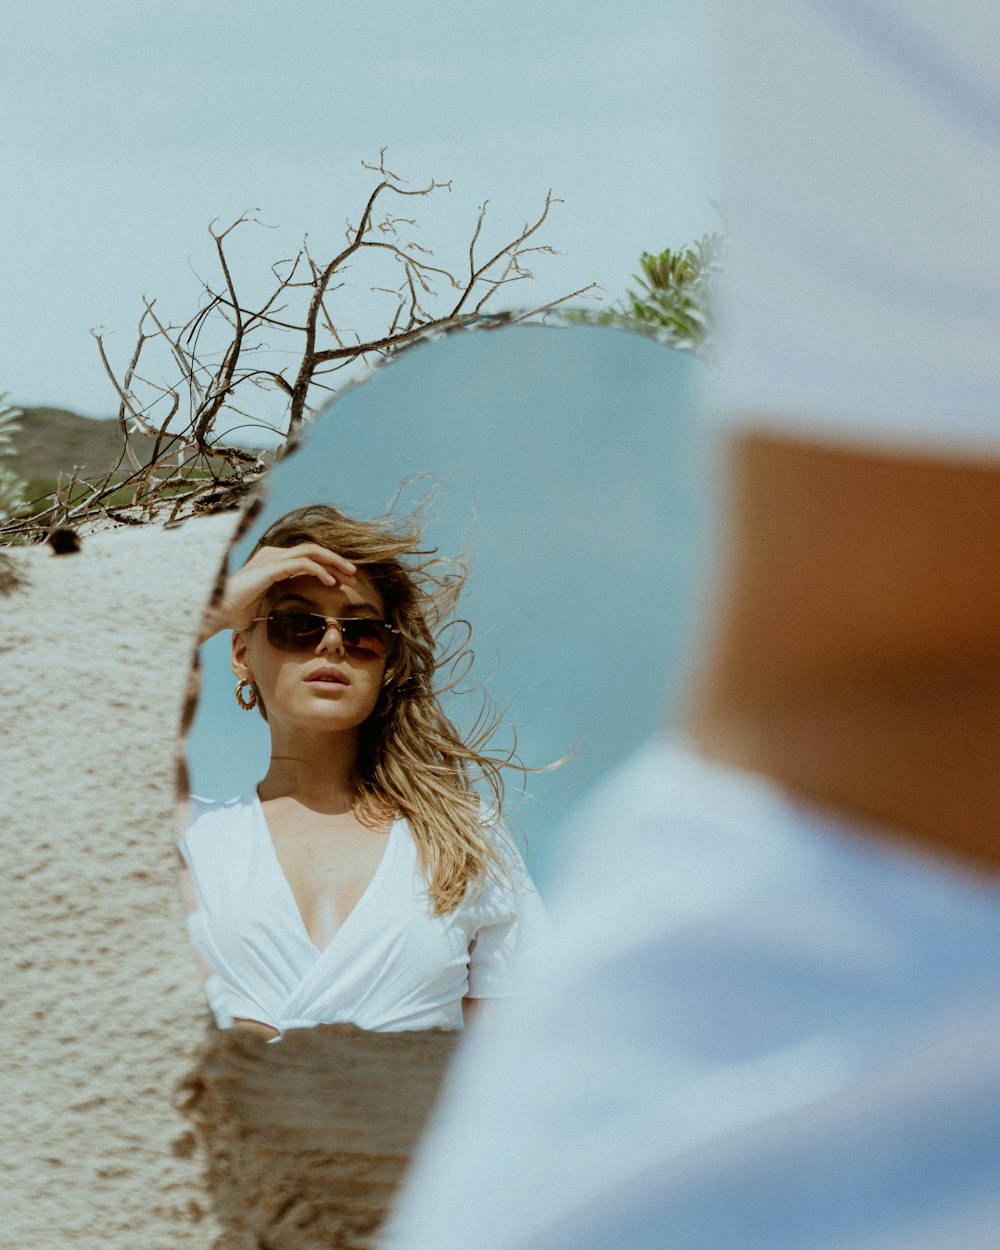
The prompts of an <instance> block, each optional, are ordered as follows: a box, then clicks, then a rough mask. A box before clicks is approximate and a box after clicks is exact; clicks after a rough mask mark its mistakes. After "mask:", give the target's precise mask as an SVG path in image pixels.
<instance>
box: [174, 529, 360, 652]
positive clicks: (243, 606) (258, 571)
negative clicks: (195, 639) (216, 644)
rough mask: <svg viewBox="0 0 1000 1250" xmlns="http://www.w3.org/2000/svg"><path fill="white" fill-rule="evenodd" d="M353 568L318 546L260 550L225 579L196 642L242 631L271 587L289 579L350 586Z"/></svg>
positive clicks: (348, 562)
mask: <svg viewBox="0 0 1000 1250" xmlns="http://www.w3.org/2000/svg"><path fill="white" fill-rule="evenodd" d="M357 571H358V570H357V567H356V566H355V565H354V564H353V563H352V562H351V561H350V560H348V559H346V557H344V556H340V555H337V553H336V552H335V551H330V549H329V548H328V547H322V546H320V544H319V543H299V544H297V545H296V546H295V547H261V549H260V550H259V551H257V552H255V553H254V555H253V556H251V558H250V559H249V560H248V561H247V562H246V564H244V565H243V567H242V568H241V569H238V570H237V571H236V572H235V573H233V574H231V575H230V576H229V577H227V578H226V585H225V589H224V590H223V592H222V598H221V599H220V600H219V602H218V603H217V604H216V605H215V606H214V607H213V608H212V609H210V610H209V612H208V613H207V614H206V617H205V623H204V625H203V626H202V631H201V637H200V639H199V642H204V641H205V640H206V639H207V638H211V637H212V635H213V634H217V633H219V631H220V630H223V629H246V628H247V626H248V625H249V624H250V622H251V621H252V620H253V618H254V616H255V615H256V612H257V608H258V606H259V604H260V601H261V600H262V599H263V598H264V596H265V595H266V594H267V592H268V591H269V590H270V589H271V587H272V586H274V585H276V584H277V583H278V582H284V581H287V580H288V579H289V578H292V577H316V578H318V579H319V580H320V581H321V582H324V583H325V584H326V585H327V586H337V585H339V584H340V583H341V582H346V583H348V584H352V583H353V582H354V578H355V575H356V573H357Z"/></svg>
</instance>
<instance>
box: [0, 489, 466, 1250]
mask: <svg viewBox="0 0 1000 1250" xmlns="http://www.w3.org/2000/svg"><path fill="white" fill-rule="evenodd" d="M237 523H238V517H237V515H236V514H234V513H229V514H225V515H221V516H214V517H208V518H201V519H197V520H192V521H189V522H187V523H186V524H185V525H183V526H181V527H180V528H178V529H174V530H164V529H161V528H157V527H151V526H150V527H142V528H134V529H133V528H121V529H116V530H114V531H111V532H100V533H93V534H89V535H86V536H85V537H84V541H83V547H82V550H81V551H80V552H79V553H78V554H73V555H63V556H56V555H55V554H54V553H53V552H52V551H51V550H50V549H49V548H48V547H36V548H30V549H18V550H14V551H13V552H11V557H12V559H13V561H14V562H15V566H16V571H17V573H18V576H19V578H20V581H19V584H18V585H17V586H16V587H15V588H14V589H13V590H12V591H10V592H9V593H7V594H6V595H3V596H0V611H2V613H3V632H2V643H0V646H2V653H3V692H4V700H3V704H2V708H3V711H2V717H3V722H2V723H3V730H4V739H3V742H4V745H3V762H4V767H3V785H2V802H3V811H4V820H3V822H2V825H0V846H2V854H3V862H4V867H5V891H4V906H3V909H2V914H0V926H2V930H3V932H2V938H3V940H2V943H0V945H2V949H3V973H2V980H0V984H2V986H3V989H2V991H0V992H2V995H3V1019H4V1026H5V1029H4V1040H5V1061H4V1064H3V1074H2V1078H0V1082H2V1091H3V1097H2V1105H3V1108H4V1111H3V1115H4V1121H3V1131H4V1140H5V1141H6V1142H7V1143H8V1152H7V1163H6V1169H5V1171H6V1175H5V1178H4V1179H5V1182H6V1184H5V1189H6V1197H5V1201H4V1237H3V1240H4V1244H5V1245H9V1246H12V1247H16V1248H17V1250H57V1248H58V1250H64V1248H66V1247H73V1250H98V1248H99V1250H137V1248H141V1250H145V1248H146V1247H150V1248H155V1250H186V1248H187V1247H198V1248H199V1250H201V1248H205V1250H207V1248H208V1247H209V1246H217V1247H219V1250H255V1248H257V1247H260V1246H263V1245H267V1246H270V1247H274V1248H275V1250H277V1248H279V1247H280V1248H282V1250H284V1248H285V1247H289V1248H290V1247H302V1250H308V1248H311V1247H313V1246H317V1247H318V1246H324V1247H340V1246H342V1247H350V1248H351V1250H356V1248H357V1250H360V1248H361V1247H365V1246H367V1245H369V1244H370V1239H371V1235H372V1233H373V1232H374V1230H375V1228H376V1227H377V1226H378V1224H379V1222H380V1221H381V1219H382V1218H383V1216H384V1213H385V1210H386V1206H387V1204H388V1202H389V1200H390V1198H391V1195H392V1192H393V1190H394V1188H395V1186H396V1184H397V1183H398V1180H399V1176H400V1174H401V1171H402V1169H403V1167H404V1166H405V1163H406V1160H407V1157H408V1155H409V1153H410V1150H411V1149H412V1146H413V1143H414V1141H415V1139H416V1137H417V1135H418V1133H419V1131H420V1128H421V1125H422V1123H423V1119H424V1117H425V1116H426V1113H427V1111H428V1109H429V1107H430V1106H431V1103H432V1102H433V1098H434V1095H435V1092H436V1089H437V1086H438V1083H439V1081H440V1077H441V1072H442V1070H443V1067H444V1064H445V1062H446V1060H447V1058H448V1056H449V1054H450V1053H451V1050H452V1048H453V1045H454V1042H455V1037H454V1035H448V1034H408V1035H405V1036H396V1035H387V1036H380V1035H373V1034H364V1033H362V1032H360V1031H359V1030H357V1029H352V1028H350V1027H349V1026H327V1027H324V1028H322V1029H317V1030H310V1031H308V1032H303V1033H299V1034H293V1035H291V1036H290V1038H289V1039H287V1040H286V1041H285V1042H282V1043H281V1044H280V1045H277V1046H267V1045H266V1043H264V1042H262V1041H259V1040H258V1039H256V1038H248V1037H246V1036H245V1035H244V1036H241V1035H238V1034H234V1033H219V1032H218V1031H216V1030H215V1028H214V1026H213V1025H211V1024H210V1021H209V1016H208V1012H207V1009H206V1007H205V1004H204V1001H203V998H202V994H201V988H200V984H199V980H198V975H197V972H196V969H195V963H194V957H193V954H192V952H191V950H190V948H189V947H188V945H187V939H186V933H185V927H184V919H183V909H182V906H181V903H180V899H179V895H178V892H177V885H176V870H175V851H174V840H175V836H176V834H175V794H176V778H177V771H176V762H177V758H178V750H179V745H178V743H179V739H178V731H179V725H180V723H181V717H182V712H183V710H184V707H185V703H186V693H187V691H188V687H189V671H190V663H191V659H192V656H193V654H194V640H195V637H196V635H197V631H198V626H199V623H200V620H201V616H202V612H203V610H204V607H205V605H206V603H207V602H208V599H209V597H210V595H211V592H212V588H213V586H214V584H215V580H216V576H217V572H218V569H219V567H220V565H221V563H222V559H223V556H224V554H225V552H226V550H227V548H228V545H229V542H230V539H231V536H232V534H233V532H234V530H235V528H236V526H237ZM13 1143H17V1146H16V1148H11V1146H12V1144H13Z"/></svg>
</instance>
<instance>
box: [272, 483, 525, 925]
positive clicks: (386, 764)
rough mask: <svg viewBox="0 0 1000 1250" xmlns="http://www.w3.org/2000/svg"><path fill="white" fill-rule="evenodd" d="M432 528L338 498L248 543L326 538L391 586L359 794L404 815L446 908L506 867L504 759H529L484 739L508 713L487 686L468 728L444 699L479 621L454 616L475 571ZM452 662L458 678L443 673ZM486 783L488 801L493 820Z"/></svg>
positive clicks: (369, 803)
mask: <svg viewBox="0 0 1000 1250" xmlns="http://www.w3.org/2000/svg"><path fill="white" fill-rule="evenodd" d="M422 539H423V535H422V525H421V520H420V514H419V512H416V513H412V514H410V515H408V516H405V517H402V518H393V517H389V516H387V517H382V518H379V519H378V520H375V521H358V520H354V519H353V518H351V517H349V516H346V515H345V514H344V513H342V512H340V511H338V510H337V509H336V508H333V507H330V506H329V505H326V504H312V505H309V506H308V507H305V508H297V509H295V510H294V511H293V512H288V513H286V514H285V515H284V516H282V517H279V518H278V520H277V521H275V522H274V523H273V524H272V525H271V526H269V527H268V529H267V530H266V531H265V533H264V534H263V535H262V536H261V538H260V539H259V541H258V542H257V545H256V546H255V547H254V550H253V551H252V552H251V553H250V554H251V555H253V554H254V553H255V552H256V551H258V550H259V549H260V548H261V547H294V546H296V545H297V544H299V543H304V542H313V543H318V544H320V545H321V546H323V547H327V548H329V549H330V550H331V551H336V552H338V553H339V554H340V555H342V556H346V557H347V559H349V560H351V561H352V562H353V563H354V564H356V565H357V566H358V568H359V570H360V571H363V572H364V573H365V575H366V576H367V577H368V578H370V579H371V581H372V583H373V584H374V585H375V586H376V588H377V589H378V591H379V593H380V594H381V596H382V599H383V602H384V604H385V615H386V619H387V620H388V621H389V623H390V624H391V625H393V626H395V628H396V629H397V630H398V631H399V632H398V633H397V634H396V635H395V645H394V647H393V649H392V652H391V653H390V656H389V660H388V663H387V664H386V669H385V675H384V678H383V685H382V691H381V694H380V695H379V699H378V703H377V704H376V707H375V710H374V712H373V713H372V714H371V716H370V717H369V718H368V720H367V721H366V722H365V723H364V725H363V726H362V727H361V744H360V750H359V752H358V760H357V764H356V765H355V770H354V777H353V785H354V800H355V803H356V806H357V811H358V815H359V818H360V819H362V820H364V821H366V822H370V823H373V824H375V823H384V822H385V821H387V820H395V819H396V818H398V817H400V816H402V817H404V818H405V819H406V821H407V823H408V824H409V826H410V829H411V830H412V832H413V837H414V840H415V842H416V845H417V851H418V855H419V859H420V865H421V868H422V869H423V872H424V874H425V876H426V878H427V880H428V883H429V890H428V892H429V894H430V896H431V898H432V899H433V900H434V911H435V913H436V914H437V915H444V914H446V913H447V912H450V911H453V910H454V909H455V908H456V907H457V906H458V905H459V904H460V903H461V902H462V900H463V899H464V898H465V895H466V892H467V891H468V889H469V887H470V886H474V887H481V886H482V884H483V883H484V881H485V880H486V879H487V877H492V878H494V879H496V878H497V877H498V875H499V876H500V877H503V876H505V875H506V873H507V868H506V864H505V857H504V856H503V854H502V850H501V849H498V846H497V842H496V840H495V839H494V837H492V836H491V833H490V829H489V827H488V826H494V827H497V826H498V822H499V817H500V813H501V810H502V807H503V801H504V772H505V770H508V769H515V770H517V771H518V772H520V773H522V774H523V773H524V772H525V771H528V770H526V769H525V767H524V765H522V764H521V762H520V761H519V760H518V758H517V755H516V753H515V750H514V748H513V747H512V748H511V750H509V751H507V752H502V753H495V754H494V753H490V752H487V751H486V750H485V748H486V746H487V744H488V742H489V741H490V739H491V738H492V737H493V735H494V733H495V731H496V729H497V728H498V726H499V724H500V721H501V715H498V714H495V713H493V712H492V711H491V708H490V705H489V703H488V701H487V700H486V699H485V696H484V702H483V708H482V710H481V711H480V714H479V716H478V718H477V719H476V722H475V724H474V725H473V727H472V729H471V731H470V733H469V734H468V735H467V736H466V737H464V738H463V736H462V735H461V733H460V732H459V730H458V729H457V727H456V726H455V725H454V724H453V723H452V722H451V721H450V720H449V719H448V717H447V716H445V714H444V712H443V710H442V708H441V705H440V702H439V698H440V696H441V695H442V694H443V693H444V692H445V691H447V690H451V689H454V687H455V686H456V685H457V684H458V682H460V681H461V680H462V678H463V677H464V676H465V674H466V673H467V672H468V671H469V668H470V667H471V664H472V658H473V653H472V649H471V647H470V646H469V645H468V642H469V637H470V635H471V631H470V629H469V626H468V623H467V622H465V621H460V620H457V619H456V618H455V616H454V611H455V607H456V604H457V602H458V598H459V595H460V594H461V591H462V587H463V585H464V583H465V579H466V576H467V572H468V570H467V567H466V564H465V562H464V560H463V559H461V558H453V559H448V558H444V557H439V556H437V555H436V553H435V552H434V551H433V550H426V549H423V548H422V546H421V544H422ZM248 558H249V557H248ZM456 629H457V630H458V631H459V633H460V635H462V636H461V640H460V641H459V642H458V643H456V644H454V645H453V646H452V647H451V649H450V650H449V649H447V648H444V647H442V642H443V640H444V638H445V637H446V636H447V635H448V634H449V632H450V631H452V630H456ZM439 651H441V652H443V653H442V654H440V655H439ZM442 670H444V671H447V673H448V679H447V680H446V681H445V682H444V683H443V684H438V683H437V681H436V678H437V676H438V674H439V672H441V671H442ZM261 711H262V713H263V714H264V716H265V719H266V710H265V709H264V708H263V707H261ZM477 786H480V787H484V788H485V790H486V791H487V794H488V796H489V800H490V801H489V803H488V812H489V815H488V820H487V821H485V822H484V817H483V808H482V805H481V802H480V797H479V791H478V790H477Z"/></svg>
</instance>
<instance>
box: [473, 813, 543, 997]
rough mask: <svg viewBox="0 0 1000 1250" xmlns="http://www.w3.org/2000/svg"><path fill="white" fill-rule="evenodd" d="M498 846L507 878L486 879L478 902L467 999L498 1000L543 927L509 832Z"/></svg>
mask: <svg viewBox="0 0 1000 1250" xmlns="http://www.w3.org/2000/svg"><path fill="white" fill-rule="evenodd" d="M496 840H497V845H498V849H499V850H500V853H501V856H502V858H503V860H504V863H505V866H506V869H507V873H508V874H509V880H505V881H502V882H493V881H491V882H489V883H488V884H487V885H486V886H485V887H484V889H483V892H482V895H481V897H480V899H479V902H478V904H477V912H478V913H479V915H478V924H477V927H476V930H475V933H474V935H473V938H472V942H471V943H470V947H469V990H468V995H469V997H470V998H503V997H506V996H507V995H509V994H510V993H511V992H512V989H511V985H512V978H513V976H514V975H515V972H516V969H517V967H518V966H519V965H520V964H522V963H523V962H526V961H528V960H530V959H531V957H532V954H533V952H534V951H535V950H537V948H538V946H539V944H540V942H541V941H542V938H543V935H544V933H545V930H546V924H547V922H546V916H545V907H544V904H543V903H542V900H541V898H540V897H539V895H538V890H537V889H536V888H535V884H534V882H533V881H532V880H531V877H530V876H529V875H528V870H527V868H526V867H525V864H524V861H523V860H522V858H521V856H520V855H519V854H518V853H517V850H516V849H515V848H514V846H513V844H512V843H511V841H510V838H509V835H506V834H502V835H500V834H498V835H497V838H496Z"/></svg>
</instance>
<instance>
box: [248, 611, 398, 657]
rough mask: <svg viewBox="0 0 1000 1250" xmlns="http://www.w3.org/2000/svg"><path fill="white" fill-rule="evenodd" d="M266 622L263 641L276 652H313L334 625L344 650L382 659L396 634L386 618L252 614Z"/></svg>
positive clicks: (255, 618) (307, 613) (307, 614)
mask: <svg viewBox="0 0 1000 1250" xmlns="http://www.w3.org/2000/svg"><path fill="white" fill-rule="evenodd" d="M253 619H254V621H255V622H256V621H266V622H267V641H268V642H269V643H270V644H271V646H272V647H275V648H276V649H277V650H278V651H315V650H316V648H317V647H318V646H319V644H320V643H321V642H322V641H323V638H324V637H325V635H326V631H327V630H328V629H329V628H330V626H331V625H336V627H337V629H338V630H339V631H340V637H341V640H342V641H343V644H344V646H345V647H346V648H347V650H348V651H360V652H361V653H362V656H363V657H364V658H365V659H372V660H382V659H384V658H385V657H386V656H387V655H388V654H389V652H390V651H391V650H392V645H393V641H394V635H396V634H398V633H399V630H398V629H396V628H395V626H393V625H390V624H389V622H388V621H372V620H369V619H368V618H367V617H363V616H320V614H319V613H318V612H270V613H268V615H267V616H255V617H254V618H253Z"/></svg>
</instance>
